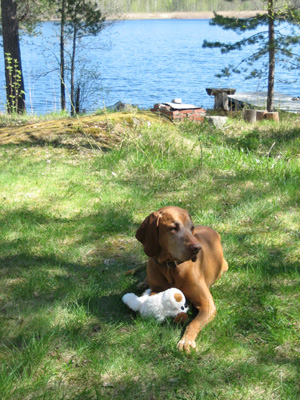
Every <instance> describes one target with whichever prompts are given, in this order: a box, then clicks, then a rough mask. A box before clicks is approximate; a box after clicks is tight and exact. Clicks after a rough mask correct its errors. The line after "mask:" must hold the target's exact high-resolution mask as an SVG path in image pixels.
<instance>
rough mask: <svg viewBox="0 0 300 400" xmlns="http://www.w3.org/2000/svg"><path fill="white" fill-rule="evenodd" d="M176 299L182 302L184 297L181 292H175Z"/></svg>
mask: <svg viewBox="0 0 300 400" xmlns="http://www.w3.org/2000/svg"><path fill="white" fill-rule="evenodd" d="M174 299H175V300H176V301H177V303H180V302H181V301H182V299H183V297H182V296H181V294H180V293H175V294H174Z"/></svg>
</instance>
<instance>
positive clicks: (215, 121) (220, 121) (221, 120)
mask: <svg viewBox="0 0 300 400" xmlns="http://www.w3.org/2000/svg"><path fill="white" fill-rule="evenodd" d="M205 119H206V120H207V121H208V122H210V123H211V124H212V125H214V126H215V127H216V128H217V129H222V128H223V126H224V125H225V123H226V122H227V119H228V118H227V117H220V116H208V117H205Z"/></svg>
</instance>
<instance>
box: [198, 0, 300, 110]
mask: <svg viewBox="0 0 300 400" xmlns="http://www.w3.org/2000/svg"><path fill="white" fill-rule="evenodd" d="M227 1H231V0H227ZM275 2H276V0H266V6H267V10H266V11H267V12H265V13H260V14H257V15H256V16H254V17H251V18H247V19H236V18H226V17H223V16H222V15H219V14H215V17H214V18H213V20H212V22H211V24H212V25H217V26H220V27H222V28H223V29H227V30H228V29H229V30H230V29H231V30H233V31H235V32H237V33H238V34H240V35H242V34H244V33H245V32H249V31H253V30H257V28H259V27H266V28H267V29H266V30H259V31H257V32H256V33H254V34H250V35H249V36H246V37H243V38H242V39H240V40H238V41H237V42H235V43H220V42H210V41H204V42H203V47H218V48H220V50H221V53H228V52H230V51H233V50H241V49H243V48H244V47H246V46H255V50H254V51H253V52H252V53H251V55H250V56H249V57H247V58H245V59H243V60H242V61H241V63H240V64H239V65H238V66H234V65H229V66H228V67H226V68H224V69H223V70H222V74H221V75H218V76H219V77H220V76H224V75H227V76H230V74H231V73H240V72H244V73H246V74H248V75H246V79H247V78H248V79H249V78H257V77H259V78H262V77H264V76H265V75H267V87H268V95H267V109H268V111H273V109H274V106H273V99H274V84H275V65H276V64H280V63H282V64H284V65H287V61H290V68H299V67H300V57H299V55H298V54H295V53H294V46H295V45H299V44H300V36H299V33H298V34H296V33H295V32H292V33H290V34H283V33H282V31H281V30H280V29H279V28H280V25H282V23H285V22H289V23H290V29H291V30H292V29H293V28H298V29H299V22H300V17H299V9H297V7H292V4H289V5H287V6H286V7H281V8H277V7H276V4H275ZM259 60H260V61H263V60H265V61H264V62H263V64H262V67H260V68H258V69H257V68H253V65H254V64H255V63H256V62H257V61H259ZM242 64H245V65H246V67H245V68H243V69H242V70H241V68H240V65H242ZM249 67H251V71H250V74H249Z"/></svg>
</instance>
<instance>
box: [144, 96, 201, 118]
mask: <svg viewBox="0 0 300 400" xmlns="http://www.w3.org/2000/svg"><path fill="white" fill-rule="evenodd" d="M151 111H153V112H158V113H161V114H163V115H166V116H167V117H169V118H170V119H172V120H174V121H182V120H184V119H188V120H189V121H203V119H204V117H205V115H206V110H205V109H204V108H201V107H198V106H194V105H192V104H182V103H181V99H175V100H173V101H172V102H170V103H158V104H154V107H153V108H152V109H151Z"/></svg>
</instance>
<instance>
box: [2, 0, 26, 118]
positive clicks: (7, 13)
mask: <svg viewBox="0 0 300 400" xmlns="http://www.w3.org/2000/svg"><path fill="white" fill-rule="evenodd" d="M1 13H2V35H3V50H4V59H5V80H6V100H7V112H8V113H12V112H18V113H23V112H24V111H25V90H24V80H23V73H22V63H21V52H20V42H19V22H18V16H17V2H16V0H1Z"/></svg>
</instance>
